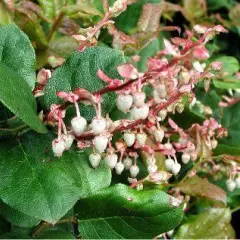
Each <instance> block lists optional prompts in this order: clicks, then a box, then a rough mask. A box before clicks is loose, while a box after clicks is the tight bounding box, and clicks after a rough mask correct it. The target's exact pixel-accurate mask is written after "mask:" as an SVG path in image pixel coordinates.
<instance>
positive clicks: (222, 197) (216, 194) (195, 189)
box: [177, 176, 226, 203]
mask: <svg viewBox="0 0 240 240" xmlns="http://www.w3.org/2000/svg"><path fill="white" fill-rule="evenodd" d="M177 187H178V188H179V189H180V190H181V191H182V192H183V193H185V194H188V195H190V196H196V197H205V198H209V199H213V200H217V201H222V202H224V203H226V193H225V191H224V190H223V189H221V188H220V187H218V186H216V185H214V184H212V183H210V182H209V181H208V180H207V179H203V178H200V177H198V176H194V177H191V178H188V179H186V180H185V181H184V182H180V183H179V184H178V185H177Z"/></svg>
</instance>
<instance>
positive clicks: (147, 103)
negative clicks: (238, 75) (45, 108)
mask: <svg viewBox="0 0 240 240" xmlns="http://www.w3.org/2000/svg"><path fill="white" fill-rule="evenodd" d="M121 6H122V7H125V5H121ZM115 7H116V6H115ZM116 9H117V7H116ZM114 11H115V10H114ZM116 11H117V10H116ZM220 32H226V30H225V29H224V28H223V27H222V26H220V25H218V26H215V27H212V28H207V27H204V26H199V25H196V26H195V27H194V30H193V32H188V34H187V38H185V39H183V38H173V39H171V41H169V40H164V44H165V49H163V50H162V51H161V52H159V53H158V54H157V55H156V56H155V57H153V58H150V59H148V62H147V70H146V72H145V73H141V72H138V70H137V69H136V68H135V67H134V66H133V65H131V64H123V65H120V66H118V67H117V71H118V73H119V75H120V76H121V77H122V78H123V80H121V79H111V78H110V77H108V76H107V75H106V74H105V73H104V72H103V71H102V70H101V69H99V70H98V72H97V76H98V78H99V79H100V80H102V81H104V82H105V83H106V86H105V87H104V88H103V89H100V90H98V91H97V92H94V93H90V92H88V91H87V90H85V89H76V90H74V91H73V92H58V93H57V96H58V97H59V98H61V99H63V100H64V101H65V102H66V103H65V104H63V105H52V107H51V111H50V113H49V114H48V116H47V121H48V122H51V123H53V124H55V125H57V126H58V137H57V139H55V140H54V141H53V143H52V148H53V152H54V154H55V156H57V157H60V156H61V155H62V154H63V152H64V151H66V150H68V149H70V146H71V144H72V143H73V141H77V147H78V148H86V147H89V146H91V147H92V153H91V154H90V155H89V162H90V164H91V165H92V167H93V168H96V167H98V165H99V164H100V162H101V160H102V159H104V160H105V163H106V165H107V166H109V168H111V169H115V171H116V173H117V174H121V173H122V172H123V171H124V170H126V171H129V172H130V175H131V178H132V179H135V178H136V177H137V176H138V174H139V171H140V169H139V166H138V161H139V159H140V157H139V156H140V155H141V153H142V152H145V153H146V156H147V157H146V159H145V162H146V165H147V170H148V172H149V174H150V175H153V176H154V174H156V173H157V172H158V166H157V164H156V158H155V154H156V153H157V152H161V153H162V154H164V155H165V156H166V160H165V168H166V170H167V171H169V172H171V173H172V174H174V175H177V174H178V173H179V172H180V170H181V164H180V162H181V163H182V164H187V163H188V162H189V161H196V159H197V158H198V157H207V156H208V157H209V156H211V151H212V150H213V149H214V148H216V147H217V144H218V141H217V139H218V138H220V137H223V136H225V135H226V131H225V129H223V128H222V126H221V125H220V124H218V123H217V121H216V120H215V119H213V118H210V119H207V120H206V121H205V122H204V123H203V125H199V124H193V125H192V126H191V127H190V128H189V129H182V128H180V127H179V126H178V125H177V124H176V123H175V122H174V121H173V120H172V119H171V118H170V115H173V114H175V113H176V112H178V113H182V112H183V110H184V107H185V105H188V104H190V103H191V102H192V101H193V100H194V98H195V97H194V88H195V86H196V84H197V83H198V82H199V81H204V82H207V84H205V85H206V87H205V89H206V90H208V88H209V87H208V86H209V82H210V80H211V79H212V78H213V77H214V74H215V73H216V72H217V71H219V70H220V69H221V66H222V64H221V63H220V62H212V63H211V64H209V65H207V66H206V64H205V63H204V61H206V59H208V58H209V52H208V50H207V49H206V48H205V44H206V43H207V42H208V41H209V40H211V39H212V38H213V36H214V35H215V34H218V33H220ZM193 39H194V40H193ZM146 87H148V88H149V89H151V94H146V92H145V89H146ZM108 92H115V93H116V94H117V98H116V107H117V108H118V109H119V110H120V111H122V112H124V113H129V117H128V118H126V119H118V120H116V121H112V120H111V119H110V118H109V116H108V115H106V116H103V115H102V110H101V103H102V101H103V100H102V95H103V94H105V93H108ZM183 96H185V99H186V98H187V99H188V103H187V102H184V101H183ZM83 100H84V101H88V103H90V104H91V105H93V106H94V108H95V110H96V116H95V117H94V118H93V119H92V121H91V123H88V122H87V121H86V119H85V118H84V117H83V116H81V114H80V109H79V105H78V102H80V101H83ZM70 104H73V105H74V106H75V111H76V116H75V117H74V118H73V119H72V120H71V126H66V125H65V123H64V117H65V110H66V107H67V106H69V105H70ZM119 132H120V133H122V138H121V139H119V140H117V141H115V142H114V141H113V136H114V135H115V134H116V133H119ZM172 135H177V136H178V138H177V140H175V141H172V138H171V136H172ZM148 140H151V142H153V144H149V141H148ZM177 153H181V161H179V160H178V159H177ZM131 181H133V182H134V181H135V180H131Z"/></svg>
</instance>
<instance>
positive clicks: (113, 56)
mask: <svg viewBox="0 0 240 240" xmlns="http://www.w3.org/2000/svg"><path fill="white" fill-rule="evenodd" d="M123 62H124V58H123V54H122V52H120V51H117V50H113V49H111V48H107V47H90V48H87V49H85V50H84V52H75V53H73V54H72V55H71V56H70V57H69V58H68V59H67V60H66V62H65V63H64V64H63V65H61V66H60V67H59V68H58V69H57V70H55V72H54V73H53V76H52V77H51V78H50V80H49V81H48V84H47V86H46V88H45V95H44V102H45V105H46V106H47V107H48V108H49V107H50V105H51V104H53V103H62V101H61V100H60V99H59V98H58V97H57V96H56V93H57V92H58V91H68V92H69V91H73V90H75V89H77V88H85V89H87V90H88V91H90V92H94V91H97V90H99V89H101V88H103V87H104V86H105V85H106V84H105V83H104V82H103V81H102V80H100V79H99V78H98V77H97V71H98V69H101V70H102V71H103V72H104V73H105V74H107V75H108V76H110V77H111V78H119V77H120V76H119V75H118V73H117V70H116V67H117V66H118V65H120V64H122V63H123ZM114 105H115V94H114V93H108V94H104V95H103V103H102V111H103V114H106V113H108V112H110V111H111V109H112V108H113V106H114ZM80 109H81V114H82V115H83V116H84V117H85V118H87V119H88V120H90V119H92V117H93V116H94V115H95V110H94V108H93V107H92V106H84V105H83V104H80Z"/></svg>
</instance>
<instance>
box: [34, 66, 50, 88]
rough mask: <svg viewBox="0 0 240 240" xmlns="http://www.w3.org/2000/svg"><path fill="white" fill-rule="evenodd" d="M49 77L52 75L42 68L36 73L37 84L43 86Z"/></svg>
mask: <svg viewBox="0 0 240 240" xmlns="http://www.w3.org/2000/svg"><path fill="white" fill-rule="evenodd" d="M51 75H52V73H51V71H50V70H48V69H44V68H43V69H41V70H40V71H39V72H38V75H37V82H38V83H39V84H41V85H44V86H45V85H46V84H47V82H48V79H49V78H50V77H51Z"/></svg>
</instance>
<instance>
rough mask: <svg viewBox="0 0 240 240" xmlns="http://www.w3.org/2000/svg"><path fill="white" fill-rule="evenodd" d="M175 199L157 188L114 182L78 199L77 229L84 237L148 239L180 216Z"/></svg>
mask: <svg viewBox="0 0 240 240" xmlns="http://www.w3.org/2000/svg"><path fill="white" fill-rule="evenodd" d="M176 201H177V200H176V199H174V198H173V197H171V196H169V195H167V194H166V193H164V192H161V191H159V190H142V191H137V190H133V189H131V188H129V187H127V186H126V185H122V184H118V185H114V186H113V187H111V188H107V189H106V190H102V191H100V192H98V193H96V195H93V196H92V197H90V198H87V199H85V200H81V201H79V203H78V205H77V207H76V212H77V213H78V216H79V220H80V221H79V231H80V235H81V236H82V238H85V239H152V238H154V237H156V236H157V235H159V234H161V233H163V232H167V231H169V230H171V229H173V228H175V227H176V226H177V225H178V224H179V222H180V221H181V219H182V214H183V211H182V208H181V207H176V205H177V206H178V205H179V202H177V203H178V204H176V205H175V204H173V203H176Z"/></svg>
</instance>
